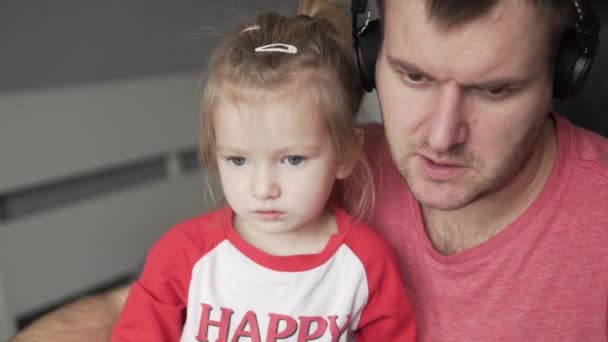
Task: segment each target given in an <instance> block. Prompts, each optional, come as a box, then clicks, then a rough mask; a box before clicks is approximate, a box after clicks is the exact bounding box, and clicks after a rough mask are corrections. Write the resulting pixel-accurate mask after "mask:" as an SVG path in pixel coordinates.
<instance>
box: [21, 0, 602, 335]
mask: <svg viewBox="0 0 608 342" xmlns="http://www.w3.org/2000/svg"><path fill="white" fill-rule="evenodd" d="M379 5H380V9H381V16H382V25H383V43H382V47H381V49H380V51H379V54H378V61H377V68H376V86H377V91H378V94H379V100H380V105H381V107H382V115H383V120H384V130H385V131H384V132H383V130H382V129H381V128H380V127H371V128H369V130H368V132H367V133H368V136H367V141H368V148H369V151H370V153H369V155H370V157H371V158H372V161H371V164H372V165H374V166H375V171H376V173H377V176H378V181H379V191H378V192H379V196H378V199H377V202H376V211H375V214H374V217H373V218H372V220H371V221H372V222H371V224H372V226H373V227H376V228H377V229H378V230H379V231H380V232H381V233H382V234H383V235H384V236H385V237H386V238H387V239H388V240H389V241H390V242H391V243H392V245H393V247H394V248H395V251H396V253H397V255H398V257H399V260H400V263H401V267H402V271H403V276H404V281H405V283H406V286H407V288H408V291H409V293H410V295H411V298H412V304H413V306H414V310H415V314H416V319H417V323H418V330H419V337H420V339H421V340H423V341H513V340H525V341H537V340H543V341H545V340H546V341H556V340H557V341H563V340H570V341H581V340H585V341H605V340H607V339H608V249H607V248H605V247H604V246H605V244H606V243H605V241H608V141H607V140H606V139H604V138H601V137H599V136H597V135H594V134H592V133H590V132H588V131H585V130H583V129H581V128H578V127H575V126H573V125H572V124H570V123H569V122H567V121H566V120H565V119H564V118H561V117H560V116H557V115H555V114H549V113H550V112H551V106H552V91H553V87H552V76H553V72H552V70H553V61H554V56H555V51H556V49H557V46H558V44H559V40H560V39H559V37H561V34H562V32H563V30H564V29H565V28H566V27H567V25H569V23H568V19H567V18H568V17H569V16H571V14H572V13H574V9H573V8H571V3H570V2H569V1H567V0H563V1H551V0H534V1H533V0H494V1H493V0H478V1H467V2H461V1H453V0H442V1H440V0H386V1H381V2H380V3H379ZM570 24H571V23H570ZM384 133H385V134H384ZM385 136H386V138H385ZM387 146H388V148H387ZM404 180H405V181H404ZM103 303H105V304H97V306H98V308H100V307H103V308H109V306H108V305H107V304H108V303H110V302H109V301H104V302H103ZM77 309H78V310H80V312H82V315H84V316H83V317H87V315H88V319H89V321H95V320H97V318H96V317H93V316H91V315H90V311H89V309H87V306H80V307H77ZM110 311H112V310H110ZM58 313H62V312H58ZM58 313H55V314H58ZM106 317H107V315H106ZM56 323H57V319H53V317H52V316H48V317H46V318H45V319H43V320H41V321H40V322H38V327H39V328H38V329H32V330H30V331H26V332H25V333H24V335H23V336H25V337H24V339H22V340H20V339H16V341H23V340H28V341H35V339H34V338H33V336H34V335H29V336H28V335H27V334H36V333H37V334H39V336H40V337H42V338H43V339H44V338H46V340H53V337H52V336H51V335H50V333H48V332H49V331H51V330H50V328H49V325H55V324H56ZM45 325H46V327H45ZM110 325H111V324H108V323H107V322H101V323H100V326H102V328H101V329H102V330H103V329H106V330H109V329H110ZM72 327H74V325H73V326H72ZM34 328H35V327H34ZM45 333H46V334H45ZM26 337H30V338H29V339H25V338H26ZM59 339H60V338H59ZM62 340H63V341H66V339H65V338H64V339H62ZM378 340H379V341H381V340H382V338H381V337H379V339H378Z"/></svg>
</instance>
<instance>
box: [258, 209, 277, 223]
mask: <svg viewBox="0 0 608 342" xmlns="http://www.w3.org/2000/svg"><path fill="white" fill-rule="evenodd" d="M255 214H256V215H257V216H258V217H259V218H261V219H262V220H264V221H275V220H278V219H280V218H281V216H283V212H282V211H278V210H256V211H255Z"/></svg>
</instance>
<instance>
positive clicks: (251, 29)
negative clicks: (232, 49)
mask: <svg viewBox="0 0 608 342" xmlns="http://www.w3.org/2000/svg"><path fill="white" fill-rule="evenodd" d="M259 29H260V25H251V26H248V27H246V28H245V29H243V31H241V33H239V34H243V33H245V32H248V31H253V30H259Z"/></svg>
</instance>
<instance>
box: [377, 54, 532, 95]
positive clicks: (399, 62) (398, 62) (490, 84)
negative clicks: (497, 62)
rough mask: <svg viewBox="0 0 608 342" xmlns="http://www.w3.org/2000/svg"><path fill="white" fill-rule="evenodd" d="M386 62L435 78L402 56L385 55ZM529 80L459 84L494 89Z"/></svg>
mask: <svg viewBox="0 0 608 342" xmlns="http://www.w3.org/2000/svg"><path fill="white" fill-rule="evenodd" d="M386 58H387V60H388V63H389V64H391V65H392V66H393V67H394V68H397V69H400V70H403V71H407V72H410V73H413V74H419V75H422V76H424V77H426V78H428V79H430V80H434V79H435V78H434V77H433V76H431V75H429V74H428V73H427V72H425V71H422V70H421V69H420V68H419V67H418V66H416V65H414V64H413V63H410V62H408V61H407V60H405V59H403V58H395V57H393V56H387V57H386ZM528 81H529V78H526V77H497V78H494V79H488V80H485V81H480V82H474V83H470V84H462V83H461V84H460V86H462V87H463V88H483V89H494V88H501V87H506V86H521V85H523V84H526V83H527V82H528Z"/></svg>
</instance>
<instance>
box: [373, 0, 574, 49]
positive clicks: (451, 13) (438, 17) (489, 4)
mask: <svg viewBox="0 0 608 342" xmlns="http://www.w3.org/2000/svg"><path fill="white" fill-rule="evenodd" d="M398 1H411V0H398ZM422 1H424V2H425V3H426V11H427V15H428V17H429V18H430V19H431V20H433V21H434V22H435V23H436V24H437V25H439V27H441V28H442V29H445V30H449V29H451V28H454V27H458V26H461V25H464V24H467V23H469V22H471V21H473V20H475V19H479V18H481V17H483V16H485V15H487V14H489V13H490V11H491V10H492V9H494V8H495V7H496V6H497V5H498V4H499V3H500V1H507V0H422ZM508 1H512V0H508ZM520 1H528V2H529V3H530V4H532V5H533V6H535V7H536V8H537V9H538V13H539V14H541V15H544V16H545V18H547V19H548V20H549V23H550V24H551V25H552V26H553V38H557V37H560V36H561V34H562V33H563V32H564V30H565V29H567V28H568V27H571V26H574V23H575V20H576V17H575V9H574V4H573V2H572V0H520ZM377 3H378V9H379V11H380V16H381V17H382V16H384V7H385V0H377ZM558 42H559V40H558V41H556V42H555V43H558Z"/></svg>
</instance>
